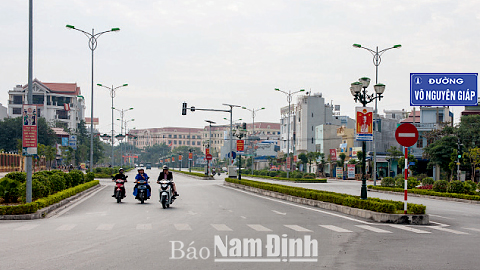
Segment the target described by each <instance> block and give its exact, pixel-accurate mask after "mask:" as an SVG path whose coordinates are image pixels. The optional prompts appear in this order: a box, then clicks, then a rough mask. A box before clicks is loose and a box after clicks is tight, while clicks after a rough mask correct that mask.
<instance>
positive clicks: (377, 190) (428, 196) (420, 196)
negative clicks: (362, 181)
mask: <svg viewBox="0 0 480 270" xmlns="http://www.w3.org/2000/svg"><path fill="white" fill-rule="evenodd" d="M367 190H368V191H372V192H379V193H386V194H393V195H402V196H403V192H395V191H390V190H380V189H370V188H368V189H367ZM410 196H411V197H419V198H424V199H432V200H440V201H452V202H461V203H470V204H480V201H475V200H467V199H459V198H452V197H441V196H430V195H423V194H416V193H410V192H409V193H408V197H410Z"/></svg>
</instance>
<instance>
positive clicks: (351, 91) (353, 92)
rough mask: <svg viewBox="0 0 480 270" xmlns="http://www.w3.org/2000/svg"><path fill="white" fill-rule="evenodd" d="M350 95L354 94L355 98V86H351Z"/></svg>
mask: <svg viewBox="0 0 480 270" xmlns="http://www.w3.org/2000/svg"><path fill="white" fill-rule="evenodd" d="M350 94H352V96H355V91H353V86H350Z"/></svg>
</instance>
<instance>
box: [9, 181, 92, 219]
mask: <svg viewBox="0 0 480 270" xmlns="http://www.w3.org/2000/svg"><path fill="white" fill-rule="evenodd" d="M98 184H99V181H98V180H97V181H90V182H87V183H85V184H81V185H78V186H76V187H72V188H69V189H66V190H63V191H60V192H57V193H55V194H53V195H50V196H48V197H45V198H41V199H38V200H36V201H34V202H31V203H26V204H21V205H9V206H0V215H22V214H31V213H35V212H36V211H37V210H39V209H42V208H44V207H47V206H50V205H52V204H55V203H57V202H60V201H61V200H64V199H66V198H68V197H71V196H73V195H75V194H77V193H80V192H82V191H84V190H87V189H89V188H91V187H93V186H96V185H98Z"/></svg>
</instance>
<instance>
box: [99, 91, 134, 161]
mask: <svg viewBox="0 0 480 270" xmlns="http://www.w3.org/2000/svg"><path fill="white" fill-rule="evenodd" d="M97 85H98V86H100V87H104V88H107V89H108V90H110V97H112V138H113V136H114V134H113V133H114V132H115V129H114V124H113V108H114V107H113V98H114V97H115V90H117V89H118V88H120V87H125V86H128V83H126V84H123V85H119V86H117V87H113V85H112V87H108V86H105V85H102V84H101V83H97ZM113 143H114V140H113V139H112V168H113V167H115V164H114V163H115V158H114V152H113Z"/></svg>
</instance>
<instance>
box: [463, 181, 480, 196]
mask: <svg viewBox="0 0 480 270" xmlns="http://www.w3.org/2000/svg"><path fill="white" fill-rule="evenodd" d="M463 184H464V185H465V194H470V195H474V194H475V192H476V191H477V184H475V182H473V181H472V180H467V181H465V182H464V183H463Z"/></svg>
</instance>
